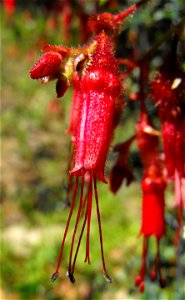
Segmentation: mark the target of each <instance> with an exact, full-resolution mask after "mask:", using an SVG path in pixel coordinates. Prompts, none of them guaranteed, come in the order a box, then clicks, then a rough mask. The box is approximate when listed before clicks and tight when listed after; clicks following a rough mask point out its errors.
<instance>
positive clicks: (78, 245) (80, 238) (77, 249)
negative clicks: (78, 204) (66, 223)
mask: <svg viewBox="0 0 185 300" xmlns="http://www.w3.org/2000/svg"><path fill="white" fill-rule="evenodd" d="M86 204H87V201H86ZM86 221H87V207H86V213H85V218H84V222H83V225H82V229H81V233H80V237H79V240H78V244H77V247H76V252H75V255H74V259H73V264H72V267H71V275H73V273H74V269H75V264H76V259H77V256H78V251H79V248H80V244H81V240H82V236H83V233H84V229H85V225H86Z"/></svg>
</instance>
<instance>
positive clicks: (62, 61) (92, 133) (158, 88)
mask: <svg viewBox="0 0 185 300" xmlns="http://www.w3.org/2000/svg"><path fill="white" fill-rule="evenodd" d="M144 2H146V0H143V1H140V2H139V3H138V4H135V5H133V6H131V7H130V8H128V9H127V10H126V11H124V12H122V13H120V14H117V15H112V14H110V13H102V14H99V15H95V16H92V17H91V18H90V19H89V21H88V23H87V27H88V30H90V31H92V32H93V33H94V37H93V38H92V41H91V42H90V43H89V44H88V45H84V46H83V47H77V48H68V47H65V46H52V45H46V46H45V47H44V48H43V49H42V50H43V51H44V54H43V55H42V56H41V57H40V59H39V60H38V61H37V62H36V64H35V65H34V66H33V68H32V69H31V71H30V77H31V78H32V79H41V81H42V83H46V82H48V81H50V80H57V83H56V92H57V97H62V96H63V95H64V94H65V92H66V90H67V89H68V87H69V86H71V85H72V86H73V90H74V94H73V100H72V105H71V114H70V122H69V128H68V130H67V131H66V132H67V133H69V134H71V144H72V147H71V149H73V159H72V162H70V170H69V182H70V186H72V185H71V182H72V178H75V179H74V181H75V183H74V186H73V195H72V201H71V206H70V212H69V216H68V220H67V224H66V228H65V231H64V236H63V240H62V244H61V248H60V254H59V258H58V264H57V267H56V271H55V273H54V274H53V275H52V277H51V280H52V281H54V280H55V279H56V278H57V277H58V274H59V268H60V264H61V261H62V256H63V249H64V244H65V240H66V236H67V233H68V228H69V225H70V221H71V217H72V214H73V210H74V206H75V203H76V198H77V193H78V191H79V193H80V197H79V198H80V199H79V205H78V211H77V216H76V221H75V226H74V230H73V235H72V239H71V247H70V255H69V265H68V277H69V279H70V281H71V282H74V281H75V278H74V271H75V264H76V259H77V255H78V251H79V248H80V244H81V240H82V236H83V234H84V230H85V228H86V230H87V231H86V255H85V262H88V263H90V229H91V212H92V201H93V196H94V198H95V201H96V211H97V219H98V226H99V237H100V248H101V256H102V267H103V273H104V276H105V279H106V280H107V281H108V282H111V278H110V276H109V275H108V273H107V269H106V265H105V259H104V251H103V237H102V229H101V219H100V211H99V204H98V191H97V180H99V181H101V182H103V183H107V179H106V177H105V174H104V169H105V163H106V159H107V154H108V150H109V146H110V142H111V140H112V137H113V133H114V129H115V128H116V126H117V125H118V122H119V119H120V116H121V113H122V109H123V107H124V102H123V100H122V97H121V96H122V81H123V78H125V77H126V76H127V75H128V73H129V72H131V71H132V70H133V69H134V68H135V67H138V68H140V71H141V72H140V73H141V80H140V83H141V91H140V94H138V95H139V96H140V99H139V96H138V97H136V99H139V100H140V104H141V106H140V107H141V108H140V116H139V119H138V121H137V123H136V127H135V132H134V134H133V136H131V138H130V139H128V140H127V141H125V142H122V143H120V144H118V145H116V146H115V147H114V151H115V152H118V158H117V161H116V163H115V165H114V166H113V168H112V170H111V172H110V188H111V191H112V192H113V193H116V192H117V191H118V189H119V188H120V186H121V184H122V182H123V181H124V180H126V184H127V185H128V184H130V183H131V182H132V181H133V180H134V175H133V171H132V167H131V166H130V165H129V151H130V147H131V144H132V142H133V141H135V142H136V145H137V148H138V150H139V153H140V157H141V161H142V164H143V168H144V176H143V178H142V182H141V189H142V193H143V196H142V222H141V229H140V235H141V234H143V236H144V237H143V254H142V264H141V270H140V273H139V275H138V277H137V278H136V281H135V284H136V286H139V289H140V291H141V292H143V291H144V287H145V274H146V271H147V266H146V257H147V252H148V240H149V237H150V236H152V235H153V236H154V237H155V238H156V241H157V251H156V257H155V260H154V263H153V267H152V269H151V273H150V277H151V279H152V280H154V279H156V278H158V279H159V282H160V285H161V287H164V286H165V280H164V278H163V276H162V274H161V268H160V251H159V247H160V240H161V238H162V237H163V235H164V234H165V220H164V208H165V188H166V184H167V182H168V180H169V178H170V179H172V180H174V178H175V182H176V195H178V197H177V198H178V201H177V202H178V203H179V206H180V209H181V208H182V193H181V190H182V183H183V180H184V179H183V178H184V177H185V100H184V99H185V95H184V91H185V86H184V75H182V73H178V72H177V73H178V75H177V73H176V74H175V75H174V74H173V75H172V74H166V73H163V72H161V73H160V74H159V75H158V76H157V77H156V78H155V80H154V81H153V82H152V85H151V90H152V99H153V100H154V102H155V103H156V105H157V106H158V110H159V117H160V121H161V127H162V130H161V133H162V139H163V148H164V154H165V160H164V159H163V156H162V155H161V154H162V151H161V147H160V137H161V133H160V132H159V131H158V130H156V129H154V128H153V125H152V122H151V121H150V118H149V116H148V113H147V110H146V107H145V95H144V89H143V87H142V82H143V81H144V80H147V79H148V64H147V63H146V65H143V66H141V65H139V63H138V64H137V63H136V62H132V61H130V60H127V59H125V60H124V59H123V60H119V59H116V57H115V52H114V39H115V37H116V36H117V35H118V31H119V24H120V22H121V21H122V20H123V19H124V18H125V17H126V16H127V15H128V14H130V13H132V12H133V11H135V10H136V9H137V8H138V7H139V6H140V5H141V4H143V3H144ZM119 63H124V64H125V65H128V72H127V73H126V72H125V73H124V76H123V74H121V71H120V70H119ZM182 87H183V88H182ZM166 170H167V171H166ZM166 174H167V176H166ZM83 212H85V213H84V214H83ZM81 217H83V218H84V219H83V223H82V226H81V229H80V234H79V239H78V242H77V245H76V249H75V250H74V248H75V238H76V235H77V232H78V231H79V225H80V219H81ZM181 219H182V214H181V217H180V222H181ZM180 222H179V223H180Z"/></svg>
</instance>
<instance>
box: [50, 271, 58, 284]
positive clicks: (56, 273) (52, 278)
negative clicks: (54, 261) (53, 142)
mask: <svg viewBox="0 0 185 300" xmlns="http://www.w3.org/2000/svg"><path fill="white" fill-rule="evenodd" d="M58 275H59V273H58V272H55V273H53V275H52V276H51V281H52V282H53V281H55V280H56V279H57V277H58Z"/></svg>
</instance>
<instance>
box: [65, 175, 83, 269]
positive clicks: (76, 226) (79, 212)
mask: <svg viewBox="0 0 185 300" xmlns="http://www.w3.org/2000/svg"><path fill="white" fill-rule="evenodd" d="M83 190H84V174H83V175H82V181H81V193H80V203H79V208H78V213H77V217H76V222H75V227H74V231H73V236H72V242H71V249H70V257H69V268H68V270H69V273H70V271H71V261H72V255H73V247H74V241H75V236H76V231H77V228H78V223H79V219H80V215H81V210H82V206H83Z"/></svg>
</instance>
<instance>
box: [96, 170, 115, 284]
mask: <svg viewBox="0 0 185 300" xmlns="http://www.w3.org/2000/svg"><path fill="white" fill-rule="evenodd" d="M93 181H94V193H95V199H96V211H97V217H98V226H99V236H100V247H101V257H102V264H103V273H104V277H105V279H106V280H107V281H108V282H109V283H111V282H112V279H111V277H110V276H109V275H108V274H107V270H106V265H105V259H104V251H103V235H102V229H101V218H100V211H99V204H98V191H97V184H96V176H95V175H94V177H93Z"/></svg>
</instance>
